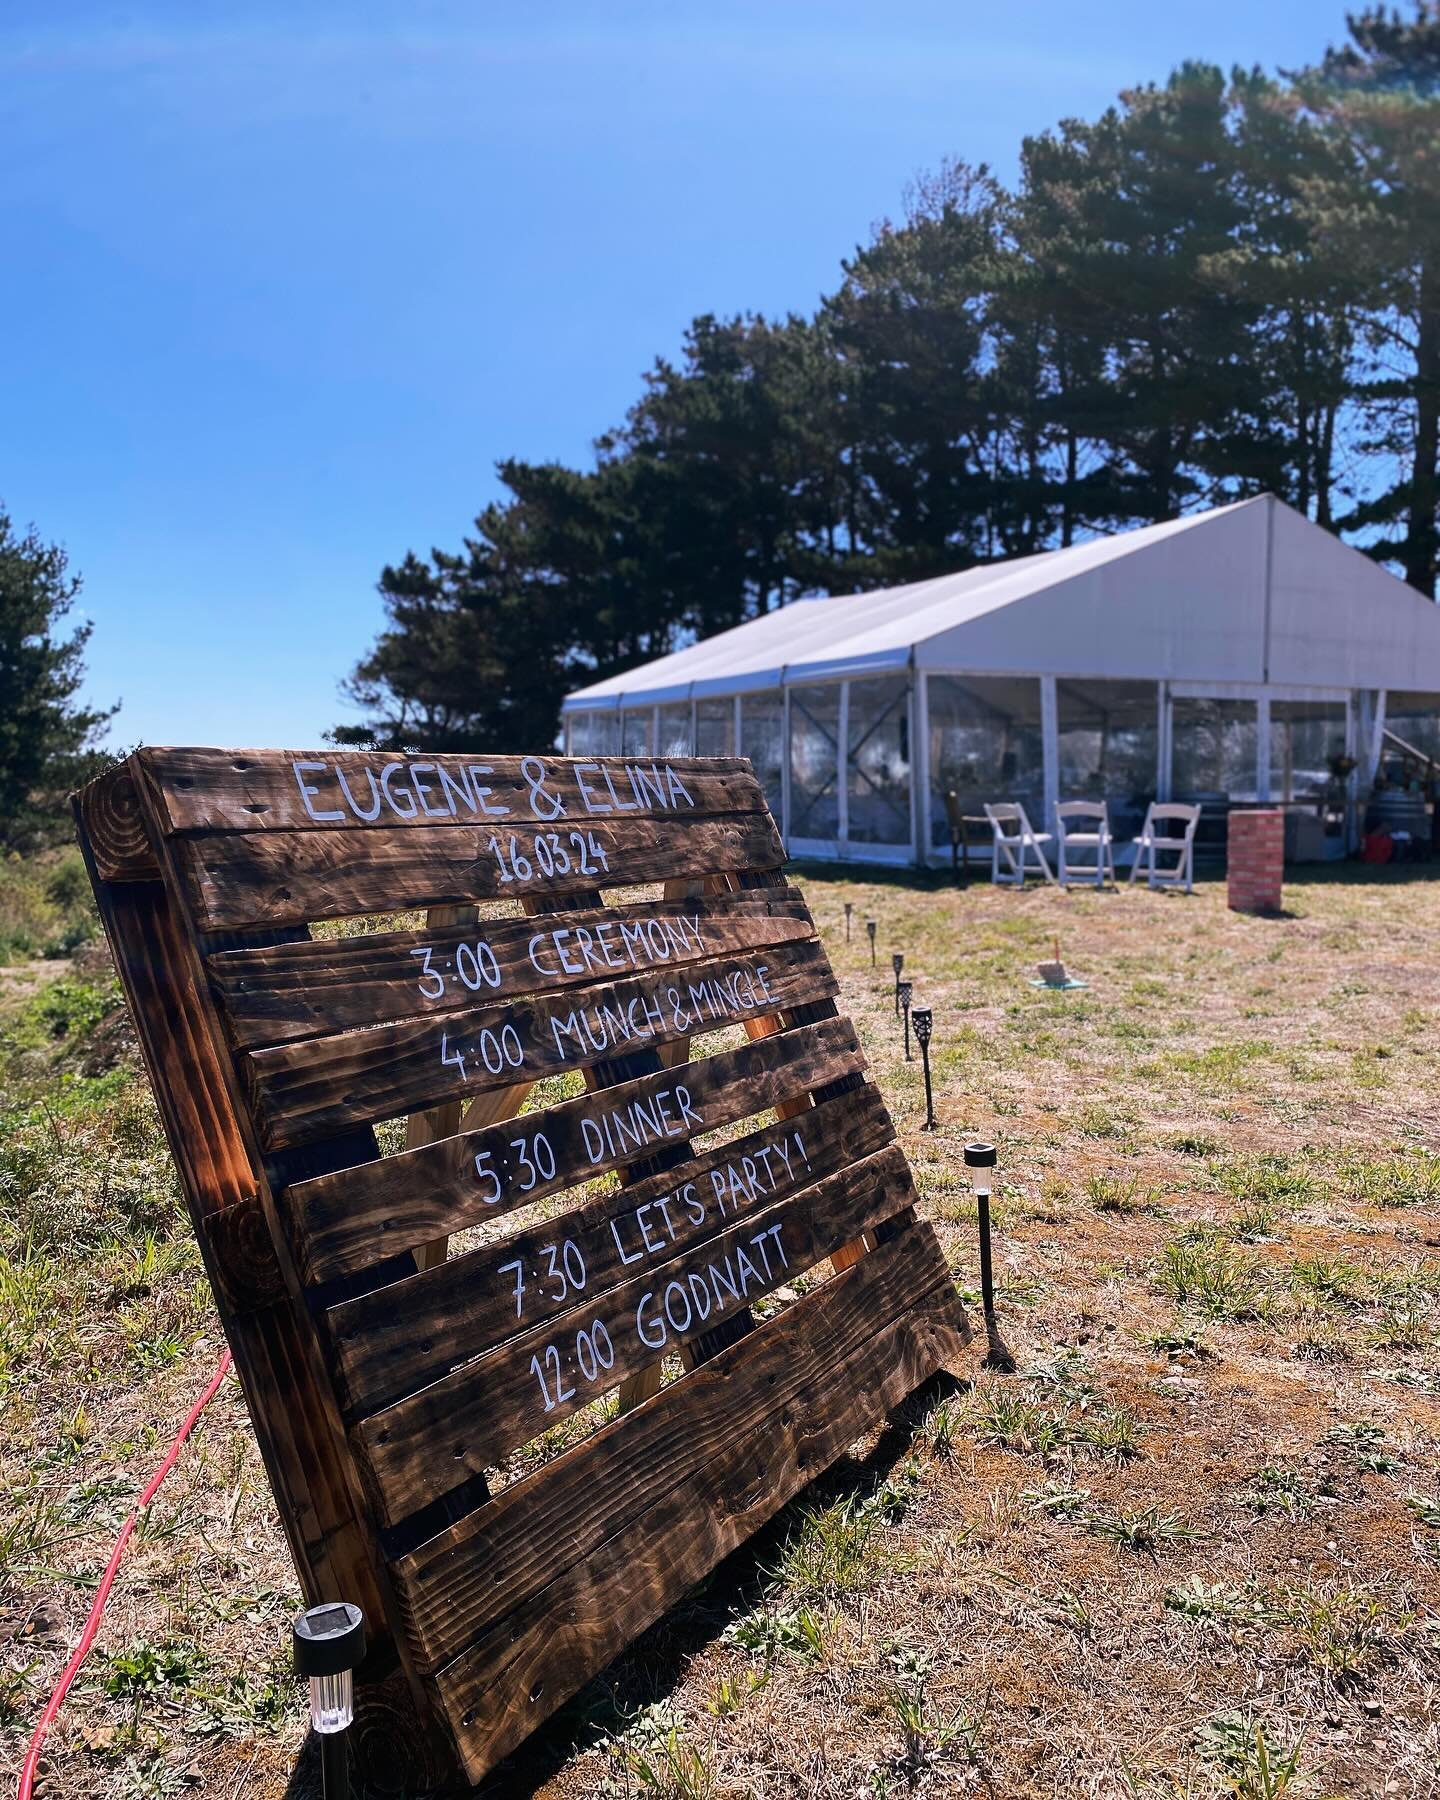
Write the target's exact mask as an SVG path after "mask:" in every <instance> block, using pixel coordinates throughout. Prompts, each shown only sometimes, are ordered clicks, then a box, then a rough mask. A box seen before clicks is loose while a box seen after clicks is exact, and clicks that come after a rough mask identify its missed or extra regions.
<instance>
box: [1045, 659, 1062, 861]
mask: <svg viewBox="0 0 1440 1800" xmlns="http://www.w3.org/2000/svg"><path fill="white" fill-rule="evenodd" d="M1040 744H1041V748H1042V751H1043V754H1044V765H1045V830H1046V831H1054V829H1055V808H1056V807H1057V806H1058V805H1059V804H1060V705H1059V701H1058V698H1057V696H1056V691H1055V677H1054V676H1053V675H1042V676H1041V677H1040Z"/></svg>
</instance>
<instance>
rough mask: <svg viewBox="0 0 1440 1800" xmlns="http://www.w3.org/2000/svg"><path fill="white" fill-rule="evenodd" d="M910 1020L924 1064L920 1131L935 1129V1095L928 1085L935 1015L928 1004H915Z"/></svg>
mask: <svg viewBox="0 0 1440 1800" xmlns="http://www.w3.org/2000/svg"><path fill="white" fill-rule="evenodd" d="M910 1022H911V1024H912V1025H914V1027H915V1042H916V1043H917V1044H918V1045H919V1046H920V1061H921V1062H922V1063H923V1064H924V1066H925V1123H924V1124H923V1125H922V1126H921V1127H920V1129H921V1130H922V1131H933V1130H934V1129H935V1095H934V1093H933V1092H932V1091H931V1087H930V1032H931V1029H932V1027H933V1026H934V1024H935V1015H934V1013H933V1012H931V1010H930V1008H929V1007H928V1006H917V1007H916V1008H915V1010H914V1012H912V1013H911V1015H910Z"/></svg>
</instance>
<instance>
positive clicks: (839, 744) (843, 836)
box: [835, 681, 850, 858]
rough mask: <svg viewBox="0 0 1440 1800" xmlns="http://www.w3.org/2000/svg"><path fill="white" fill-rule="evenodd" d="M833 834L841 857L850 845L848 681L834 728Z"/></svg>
mask: <svg viewBox="0 0 1440 1800" xmlns="http://www.w3.org/2000/svg"><path fill="white" fill-rule="evenodd" d="M835 836H836V839H837V847H838V849H839V852H840V855H841V857H842V858H843V857H844V856H845V855H846V854H847V853H848V850H849V845H850V683H849V682H848V681H842V682H841V683H840V722H839V724H838V725H837V726H836V728H835Z"/></svg>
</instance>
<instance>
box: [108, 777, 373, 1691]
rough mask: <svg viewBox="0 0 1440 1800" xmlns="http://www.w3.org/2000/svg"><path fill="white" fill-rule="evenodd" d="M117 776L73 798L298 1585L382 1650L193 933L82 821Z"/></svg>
mask: <svg viewBox="0 0 1440 1800" xmlns="http://www.w3.org/2000/svg"><path fill="white" fill-rule="evenodd" d="M127 777H128V768H127V767H125V766H122V767H121V768H120V769H117V770H115V771H112V772H110V773H109V774H107V775H105V776H102V777H100V778H99V779H98V781H97V782H94V783H91V784H90V785H89V786H88V787H86V788H85V789H83V790H82V791H81V792H80V794H78V795H77V796H76V797H75V801H74V805H75V812H76V819H77V824H78V826H79V836H80V842H81V848H82V850H83V851H84V853H85V856H86V860H87V863H88V864H89V867H90V873H91V879H92V882H93V883H94V887H95V897H96V901H97V904H98V906H99V909H100V917H101V920H102V922H103V923H104V926H105V931H106V936H107V938H108V939H109V942H110V945H111V949H112V951H113V953H114V956H115V965H116V969H117V971H118V973H119V976H120V980H121V984H122V986H123V987H124V990H125V996H126V999H127V1001H128V1003H129V1008H130V1014H131V1017H132V1018H133V1020H134V1021H135V1027H136V1035H137V1037H138V1039H139V1043H140V1049H141V1054H142V1056H143V1058H144V1061H145V1067H146V1072H147V1073H148V1075H149V1077H150V1085H151V1088H152V1090H153V1091H154V1094H155V1098H156V1102H157V1105H158V1106H159V1109H160V1116H161V1118H162V1120H163V1121H164V1124H165V1135H166V1139H167V1141H168V1143H169V1146H170V1151H171V1154H172V1155H173V1157H174V1159H175V1164H176V1168H177V1170H178V1172H179V1175H180V1180H181V1184H182V1187H183V1189H184V1192H185V1198H186V1202H187V1206H188V1210H189V1213H190V1218H191V1221H192V1223H193V1225H194V1228H195V1233H196V1236H197V1238H198V1240H199V1243H200V1247H201V1252H202V1255H203V1257H204V1259H205V1266H206V1273H207V1274H208V1276H209V1278H210V1284H211V1287H212V1289H213V1291H214V1293H215V1297H216V1301H217V1305H218V1308H219V1312H220V1318H221V1323H222V1325H223V1327H224V1330H225V1335H226V1338H227V1341H228V1342H229V1344H230V1348H231V1351H232V1353H233V1355H234V1359H235V1369H236V1373H237V1375H238V1376H239V1379H240V1384H241V1387H242V1389H243V1391H244V1394H245V1401H246V1405H247V1407H248V1409H249V1412H250V1416H251V1419H252V1420H253V1422H254V1426H255V1435H256V1439H257V1442H258V1444H259V1446H260V1452H261V1456H262V1458H263V1459H264V1463H265V1468H266V1473H267V1475H268V1476H269V1479H270V1486H271V1490H272V1492H273V1493H274V1495H275V1499H276V1503H277V1505H278V1508H279V1512H280V1522H281V1526H282V1528H283V1530H284V1532H285V1535H286V1538H287V1540H288V1542H289V1545H290V1549H291V1552H292V1555H293V1557H294V1561H295V1567H296V1570H297V1571H298V1573H299V1576H300V1581H301V1585H302V1587H303V1589H304V1591H305V1594H306V1597H307V1600H309V1601H311V1602H314V1601H318V1600H320V1599H323V1598H325V1597H326V1596H327V1595H333V1594H337V1593H343V1594H347V1595H353V1596H354V1597H355V1599H356V1601H357V1603H358V1604H359V1605H361V1606H362V1607H364V1608H365V1609H366V1611H367V1613H368V1612H369V1610H370V1609H371V1608H374V1609H375V1618H376V1629H375V1633H374V1641H375V1644H376V1646H377V1655H379V1656H380V1657H381V1658H382V1659H383V1655H384V1646H385V1641H386V1636H387V1633H386V1629H385V1625H384V1620H385V1618H386V1617H387V1612H386V1609H385V1606H384V1603H383V1601H382V1598H381V1590H380V1587H379V1553H378V1546H377V1544H376V1542H375V1539H374V1535H373V1532H371V1531H368V1530H367V1529H366V1523H367V1522H366V1520H365V1517H364V1513H363V1510H362V1508H361V1505H360V1501H361V1496H360V1494H359V1491H358V1485H357V1483H356V1479H355V1475H354V1469H353V1464H352V1462H351V1459H350V1456H349V1453H348V1449H347V1446H346V1443H345V1439H344V1436H343V1433H342V1432H341V1431H340V1429H339V1418H338V1412H337V1410H336V1405H335V1400H334V1396H333V1394H332V1393H331V1391H330V1383H329V1381H328V1378H327V1376H326V1372H325V1369H324V1364H323V1360H322V1358H321V1355H320V1345H319V1342H318V1340H317V1338H316V1336H315V1333H314V1330H313V1327H311V1325H310V1323H309V1321H308V1319H307V1318H306V1317H305V1316H304V1313H303V1309H300V1308H297V1306H296V1304H295V1303H294V1301H293V1300H292V1299H291V1298H290V1296H289V1293H288V1286H287V1282H286V1279H285V1273H284V1269H283V1266H282V1264H281V1261H280V1258H279V1254H278V1251H277V1246H276V1243H275V1240H274V1237H273V1234H272V1231H271V1229H270V1227H269V1224H268V1221H267V1218H266V1215H265V1212H264V1208H263V1205H262V1202H261V1198H260V1195H261V1190H262V1188H263V1185H264V1176H263V1172H262V1171H261V1170H260V1169H259V1167H258V1166H257V1163H256V1160H255V1159H254V1158H253V1157H252V1154H251V1151H250V1148H249V1146H248V1145H247V1142H246V1137H245V1132H244V1129H243V1120H242V1116H241V1109H240V1105H239V1095H238V1089H237V1087H236V1084H235V1082H234V1078H233V1074H232V1072H231V1071H230V1069H229V1068H228V1066H227V1065H228V1058H227V1057H225V1055H224V1053H223V1050H222V1048H221V1044H220V1035H219V1030H218V1024H217V1022H216V1021H215V1018H214V1014H213V1011H211V1010H210V1009H209V1007H208V1005H207V997H206V994H205V990H204V986H203V982H202V981H201V978H200V958H199V955H198V952H197V950H196V947H195V943H194V939H193V938H192V937H191V936H190V934H189V933H188V931H187V929H186V926H185V923H184V921H183V920H182V919H181V917H180V916H179V914H178V911H177V908H176V907H175V904H174V898H173V895H172V893H171V892H170V890H169V888H168V887H167V885H166V884H165V883H163V882H161V881H143V880H138V879H135V878H134V874H133V871H132V872H131V874H130V875H129V876H128V877H127V878H126V879H125V880H123V881H118V882H114V883H111V882H109V881H106V880H105V879H104V878H103V876H102V875H101V873H100V864H99V863H98V861H97V860H96V858H95V855H94V847H93V841H92V838H91V834H90V825H91V822H92V821H93V820H94V819H95V817H96V816H97V814H98V815H99V816H101V817H103V816H105V815H106V814H107V813H108V812H109V811H110V803H109V802H108V801H107V800H106V797H105V789H106V787H107V786H108V785H109V784H111V783H113V782H116V781H119V780H122V779H125V778H127Z"/></svg>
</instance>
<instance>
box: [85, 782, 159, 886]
mask: <svg viewBox="0 0 1440 1800" xmlns="http://www.w3.org/2000/svg"><path fill="white" fill-rule="evenodd" d="M70 803H71V808H72V810H73V812H74V814H75V820H76V823H77V825H78V826H79V829H80V832H81V835H82V837H83V839H84V842H85V845H86V850H87V854H88V856H89V858H90V861H91V864H92V866H93V868H94V871H95V875H96V877H97V878H98V879H99V880H101V881H111V882H114V881H158V880H159V878H160V863H159V859H158V858H157V857H156V854H155V850H154V847H153V845H152V844H151V842H150V836H149V833H148V831H147V830H146V827H145V814H144V812H143V811H142V810H141V805H140V786H139V783H138V782H137V781H136V779H135V774H134V771H133V770H132V769H131V768H130V767H129V766H128V765H127V764H125V763H121V764H119V765H118V766H117V767H115V768H113V769H107V770H106V772H105V773H104V774H103V775H97V776H96V778H95V779H94V780H93V781H89V782H87V783H86V784H85V786H84V787H83V788H81V789H80V790H79V792H78V793H76V794H73V795H72V796H71V802H70Z"/></svg>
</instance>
